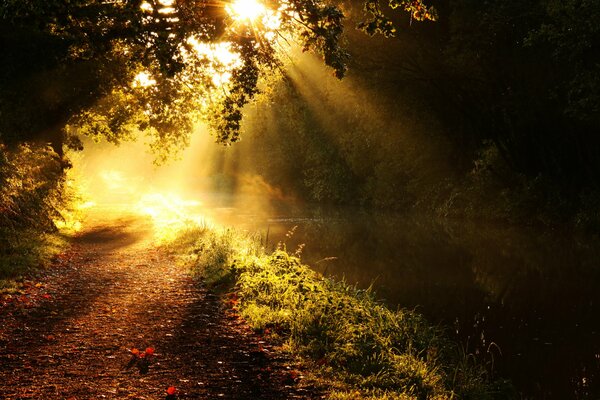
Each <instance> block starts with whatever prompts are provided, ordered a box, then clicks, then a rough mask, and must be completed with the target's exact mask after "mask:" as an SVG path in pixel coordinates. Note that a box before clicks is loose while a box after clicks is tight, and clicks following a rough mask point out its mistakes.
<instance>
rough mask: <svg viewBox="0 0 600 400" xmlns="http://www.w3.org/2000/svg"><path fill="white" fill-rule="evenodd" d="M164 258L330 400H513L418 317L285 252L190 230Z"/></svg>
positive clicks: (245, 239)
mask: <svg viewBox="0 0 600 400" xmlns="http://www.w3.org/2000/svg"><path fill="white" fill-rule="evenodd" d="M171 250H173V251H174V252H176V253H178V254H180V255H181V257H182V258H183V259H184V260H185V262H186V263H187V264H188V265H189V266H191V267H192V269H193V271H195V272H196V273H197V274H198V275H199V276H200V277H201V278H202V279H203V281H204V282H206V283H207V284H208V285H210V286H211V287H213V288H215V289H220V290H222V291H223V290H232V291H233V294H232V299H233V300H230V302H231V303H233V305H234V306H235V307H236V308H237V310H238V312H239V313H240V315H241V316H242V317H243V318H244V319H245V320H246V321H247V322H248V323H249V324H250V325H251V327H252V328H254V329H255V330H257V331H262V332H264V333H268V334H270V335H272V336H274V337H275V338H279V339H280V340H282V342H283V343H284V348H286V349H287V350H288V351H290V352H291V353H292V354H295V355H299V356H301V357H303V358H304V360H305V361H306V362H307V363H310V364H311V365H313V366H314V367H315V369H316V371H317V373H316V374H315V377H316V378H315V381H316V382H319V381H321V383H323V384H324V385H326V386H327V388H328V389H329V390H328V392H329V398H331V399H378V400H387V399H390V400H392V399H419V400H420V399H478V400H483V399H496V398H511V395H510V393H511V390H510V386H509V385H508V384H506V383H497V382H496V383H493V382H490V381H489V379H488V376H487V374H486V372H485V368H483V366H481V365H477V364H476V363H475V362H474V361H473V359H472V358H470V357H468V356H466V355H464V354H463V353H461V351H460V349H459V348H458V346H457V345H455V344H454V343H452V342H451V341H449V340H448V339H446V338H445V336H444V334H443V331H442V330H441V329H440V328H437V327H434V326H432V325H430V324H428V323H427V322H426V321H425V320H424V318H423V317H422V316H421V315H420V314H418V313H416V312H413V311H409V310H402V309H400V310H391V309H389V308H388V307H386V306H385V305H383V304H382V303H381V302H379V301H378V300H377V299H376V297H375V296H374V294H373V292H372V291H371V290H361V289H358V288H356V287H353V286H350V285H348V284H346V283H345V282H340V281H336V280H333V279H330V278H326V277H324V276H322V275H320V274H319V273H317V272H315V271H313V270H312V269H310V268H309V267H308V266H306V265H304V264H302V262H301V260H300V258H299V257H298V256H297V255H292V254H290V253H288V252H287V251H286V248H285V246H284V245H280V246H279V248H278V249H277V250H276V251H274V252H273V253H271V254H267V253H265V252H264V250H263V249H262V247H261V245H260V241H259V240H257V239H256V238H251V237H244V236H242V235H240V234H237V233H235V232H234V231H231V230H227V231H222V232H218V231H215V230H208V229H197V230H194V229H190V230H189V231H187V232H185V233H184V234H182V236H181V237H180V239H179V240H178V241H176V242H174V243H173V244H171Z"/></svg>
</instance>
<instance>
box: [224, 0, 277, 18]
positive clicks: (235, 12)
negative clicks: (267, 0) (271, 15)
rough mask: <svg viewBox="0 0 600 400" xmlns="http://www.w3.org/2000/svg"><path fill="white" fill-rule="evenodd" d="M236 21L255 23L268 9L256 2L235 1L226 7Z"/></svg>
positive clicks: (249, 0)
mask: <svg viewBox="0 0 600 400" xmlns="http://www.w3.org/2000/svg"><path fill="white" fill-rule="evenodd" d="M226 10H227V12H228V13H229V15H231V16H232V17H233V18H234V19H235V20H238V21H248V22H253V21H255V20H257V19H259V18H260V17H261V16H263V15H265V14H266V12H267V9H266V8H265V6H264V5H262V4H261V3H259V2H258V1H256V0H235V1H234V2H233V3H231V4H230V5H228V6H227V7H226Z"/></svg>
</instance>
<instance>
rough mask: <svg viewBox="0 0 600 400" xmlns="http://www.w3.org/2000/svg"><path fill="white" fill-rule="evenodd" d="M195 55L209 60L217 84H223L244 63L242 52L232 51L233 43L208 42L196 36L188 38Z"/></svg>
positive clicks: (211, 72) (210, 69) (209, 67)
mask: <svg viewBox="0 0 600 400" xmlns="http://www.w3.org/2000/svg"><path fill="white" fill-rule="evenodd" d="M188 44H190V45H191V46H192V48H193V49H194V52H195V56H196V57H199V58H204V59H207V60H208V61H209V66H208V67H207V68H208V71H209V72H210V74H211V75H212V81H213V84H214V85H215V86H222V85H224V84H226V83H228V82H229V80H230V79H231V71H233V70H234V69H236V68H239V67H240V66H241V65H242V60H241V58H240V54H239V53H237V52H234V51H232V49H231V43H229V42H219V43H206V42H201V41H198V40H197V39H196V38H194V37H190V38H189V39H188Z"/></svg>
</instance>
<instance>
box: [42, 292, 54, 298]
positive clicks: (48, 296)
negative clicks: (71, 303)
mask: <svg viewBox="0 0 600 400" xmlns="http://www.w3.org/2000/svg"><path fill="white" fill-rule="evenodd" d="M42 297H43V298H45V299H51V298H52V296H50V295H49V294H48V293H46V294H44V295H42Z"/></svg>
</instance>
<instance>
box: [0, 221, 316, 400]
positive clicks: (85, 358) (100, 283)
mask: <svg viewBox="0 0 600 400" xmlns="http://www.w3.org/2000/svg"><path fill="white" fill-rule="evenodd" d="M150 238H151V235H150V226H149V225H147V224H145V223H143V222H141V221H139V220H136V219H132V218H121V219H117V220H113V221H112V222H110V223H103V224H98V225H95V226H94V227H93V228H91V229H88V230H87V231H85V232H83V233H82V234H81V235H79V236H78V237H77V238H76V240H75V243H74V246H73V249H72V250H71V251H70V252H69V253H67V254H65V255H64V256H62V257H61V258H60V259H59V260H58V261H57V266H56V267H54V268H52V269H51V270H50V271H49V272H48V273H47V274H46V275H45V276H44V277H42V278H41V279H40V280H36V281H35V282H32V283H31V284H30V287H29V288H28V289H27V291H26V293H25V294H24V295H22V296H18V297H14V296H13V298H9V299H3V301H0V321H1V324H0V399H11V400H13V399H44V400H45V399H69V400H82V399H164V398H165V397H166V395H167V392H166V390H167V388H168V387H170V386H174V387H175V388H177V396H176V398H180V399H306V398H319V396H318V395H317V394H315V392H314V391H313V390H311V389H306V388H303V387H302V382H300V381H299V379H298V372H297V371H295V370H294V369H293V368H291V367H290V366H288V364H289V361H288V360H286V359H285V358H284V357H282V356H280V355H277V354H276V352H273V351H272V349H271V348H270V347H269V346H268V344H266V343H262V342H261V338H260V337H259V336H257V335H256V334H254V333H252V332H251V331H250V330H249V329H247V328H246V327H245V326H244V324H243V323H242V322H241V321H239V320H238V319H237V317H236V316H235V315H232V314H231V313H229V312H228V311H227V310H226V309H224V306H223V303H222V301H220V300H219V299H218V298H217V297H216V296H214V295H211V294H210V293H209V292H208V291H207V290H205V289H204V288H202V287H201V285H199V284H198V283H197V282H195V281H194V280H193V279H192V278H191V277H190V276H189V275H188V274H187V273H186V271H184V270H183V269H182V268H181V267H177V266H175V263H174V262H173V260H172V259H171V258H169V256H168V255H167V254H165V253H164V252H161V251H159V250H157V249H156V248H154V247H153V246H152V242H151V240H150ZM147 347H152V348H153V349H154V352H155V355H154V356H152V357H151V358H150V360H151V363H150V366H149V369H148V372H147V373H143V371H140V369H141V370H143V369H144V368H143V367H144V365H143V362H136V364H135V365H134V366H132V367H131V368H126V366H127V364H128V362H129V361H130V360H131V358H132V355H131V353H130V351H129V350H130V349H132V348H138V349H140V350H142V351H144V349H146V348H147ZM138 367H140V368H138Z"/></svg>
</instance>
